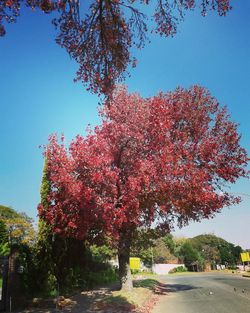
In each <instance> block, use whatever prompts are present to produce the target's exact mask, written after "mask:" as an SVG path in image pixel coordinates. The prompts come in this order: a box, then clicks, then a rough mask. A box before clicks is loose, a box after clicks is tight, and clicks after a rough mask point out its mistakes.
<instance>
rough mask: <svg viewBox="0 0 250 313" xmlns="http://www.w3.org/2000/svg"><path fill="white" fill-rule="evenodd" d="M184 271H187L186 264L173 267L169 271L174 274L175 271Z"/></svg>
mask: <svg viewBox="0 0 250 313" xmlns="http://www.w3.org/2000/svg"><path fill="white" fill-rule="evenodd" d="M184 272H187V268H186V267H185V266H177V267H175V268H173V269H171V270H170V271H169V272H168V273H169V274H174V273H184Z"/></svg>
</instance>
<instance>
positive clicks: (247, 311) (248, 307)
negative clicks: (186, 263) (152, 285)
mask: <svg viewBox="0 0 250 313" xmlns="http://www.w3.org/2000/svg"><path fill="white" fill-rule="evenodd" d="M162 282H164V283H165V284H166V285H165V286H163V288H162V290H163V292H164V294H165V295H164V296H163V297H161V300H160V301H159V303H158V304H157V306H156V307H155V309H154V311H153V313H237V312H242V313H243V312H244V313H250V279H249V278H242V277H240V276H233V275H228V274H220V275H218V274H193V275H181V276H171V275H168V276H165V277H164V278H162Z"/></svg>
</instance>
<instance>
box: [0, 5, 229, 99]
mask: <svg viewBox="0 0 250 313" xmlns="http://www.w3.org/2000/svg"><path fill="white" fill-rule="evenodd" d="M81 2H82V3H81ZM230 2H231V1H230V0H157V1H155V2H154V1H150V0H141V1H139V0H137V1H135V0H91V1H88V4H86V2H85V1H80V0H1V1H0V36H3V35H4V34H5V24H6V22H8V23H9V22H13V21H15V20H16V18H17V16H18V15H19V13H20V9H21V8H22V6H25V5H26V6H28V7H30V8H31V9H32V10H42V11H43V12H45V13H53V23H54V25H55V26H56V27H57V30H58V34H57V38H56V41H57V43H58V44H59V45H60V46H62V47H63V48H65V49H66V50H67V52H68V53H69V54H70V56H71V57H72V58H74V59H75V60H76V62H77V63H78V64H79V70H78V71H77V75H76V80H80V81H82V82H83V83H84V85H86V86H88V88H89V89H90V90H91V91H93V92H101V93H104V94H106V95H107V94H109V93H110V92H111V91H112V89H113V88H114V85H115V83H116V82H117V81H119V80H120V79H122V78H123V76H124V74H125V71H126V69H127V67H128V66H129V65H132V66H133V65H135V63H136V62H135V60H134V58H133V57H132V56H131V53H130V48H131V47H132V46H137V47H138V48H140V47H142V46H143V45H144V43H145V40H146V39H147V35H146V34H147V30H148V29H147V28H148V23H147V15H146V14H144V13H143V12H142V11H141V10H143V6H142V4H143V5H150V4H151V5H152V6H154V8H155V10H154V12H153V15H154V16H153V18H154V19H155V22H156V26H155V29H153V31H154V32H156V33H159V34H160V35H163V36H173V35H175V33H176V31H177V25H178V23H179V22H180V21H181V20H183V18H184V15H185V13H186V12H187V11H189V10H193V9H194V8H195V7H196V6H198V7H199V8H200V10H201V13H202V15H203V16H205V15H206V14H207V11H209V10H215V11H217V12H218V14H219V15H226V13H227V12H228V11H229V10H230V8H231V7H230ZM80 3H81V7H80Z"/></svg>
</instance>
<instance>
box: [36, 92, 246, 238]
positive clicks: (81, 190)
mask: <svg viewBox="0 0 250 313" xmlns="http://www.w3.org/2000/svg"><path fill="white" fill-rule="evenodd" d="M108 104H109V105H108ZM108 104H106V105H104V107H103V108H102V109H101V110H100V114H101V116H102V124H101V125H100V126H98V127H96V129H95V130H94V132H93V133H91V132H90V133H89V134H88V136H87V137H86V138H84V137H82V136H80V135H79V136H77V137H76V138H75V139H74V140H73V141H72V142H71V144H70V146H69V148H68V149H67V148H66V147H65V146H64V142H63V140H62V142H60V141H59V140H58V139H57V137H56V136H52V137H51V138H50V141H49V144H48V146H47V147H46V157H47V159H48V169H47V170H48V177H49V179H50V180H51V186H52V188H51V192H50V195H49V197H48V200H49V203H50V205H49V209H45V208H43V207H42V206H41V205H40V207H39V214H40V216H42V217H43V218H45V219H46V220H47V221H48V222H49V223H51V224H52V225H53V227H54V230H55V231H56V232H60V233H61V234H62V235H65V236H75V237H77V238H84V237H85V236H86V235H92V236H96V235H98V234H99V235H100V234H108V235H112V237H113V238H115V239H119V235H120V234H121V232H122V231H124V230H131V231H134V230H135V229H136V228H137V227H140V226H147V227H150V226H152V224H153V226H155V227H156V226H157V227H167V228H170V227H171V226H172V224H173V221H174V220H177V221H178V223H179V225H183V224H186V223H188V221H190V220H194V221H199V220H201V219H202V218H209V217H212V216H213V215H214V213H216V212H219V211H220V210H221V208H222V207H224V206H229V205H231V204H234V203H237V202H238V201H240V199H239V198H236V197H233V196H231V195H230V194H229V193H228V192H226V191H225V186H227V185H228V184H230V183H234V182H235V181H236V180H237V179H238V178H240V177H246V176H247V174H248V173H247V171H246V165H247V162H248V157H247V154H246V151H245V149H243V148H242V147H241V146H240V136H239V134H238V132H237V125H236V124H235V123H234V122H232V121H231V120H230V117H229V115H228V113H227V111H226V109H225V108H219V105H218V102H217V100H216V99H215V98H213V97H212V96H211V95H210V93H209V92H208V91H207V90H205V89H204V88H202V87H199V86H193V87H191V88H190V89H187V90H186V89H182V88H178V89H176V90H175V91H174V92H169V93H167V94H163V93H160V94H159V95H157V96H155V97H153V98H148V99H143V98H142V97H141V96H140V95H138V94H128V92H127V90H126V88H125V87H118V88H117V89H116V90H115V92H114V93H113V97H112V100H111V103H108Z"/></svg>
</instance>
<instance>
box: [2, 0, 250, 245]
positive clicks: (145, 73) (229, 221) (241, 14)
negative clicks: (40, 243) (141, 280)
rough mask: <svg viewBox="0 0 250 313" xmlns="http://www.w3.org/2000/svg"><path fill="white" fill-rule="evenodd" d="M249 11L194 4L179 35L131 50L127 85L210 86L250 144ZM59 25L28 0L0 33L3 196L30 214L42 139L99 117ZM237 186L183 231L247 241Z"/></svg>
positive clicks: (247, 216)
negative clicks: (231, 201) (227, 203)
mask: <svg viewBox="0 0 250 313" xmlns="http://www.w3.org/2000/svg"><path fill="white" fill-rule="evenodd" d="M249 12H250V2H249V0H242V1H233V10H232V11H231V12H230V13H229V14H228V16H227V17H218V16H217V15H216V13H214V12H213V13H209V14H208V16H207V17H206V18H203V17H201V16H200V14H199V13H198V12H197V11H195V12H192V13H190V14H188V15H187V17H186V19H185V21H184V22H183V23H182V24H181V25H180V27H179V33H178V34H177V35H176V36H175V37H174V38H169V39H164V38H160V37H158V36H153V37H152V38H151V43H150V44H147V45H146V47H145V48H144V49H143V50H140V51H137V50H135V51H133V53H134V54H135V55H136V57H137V59H138V66H137V68H136V69H134V70H132V71H131V77H128V78H127V79H126V81H125V83H126V84H127V85H128V88H129V90H130V91H138V92H139V93H141V94H142V95H143V96H145V97H147V96H152V95H154V94H156V93H157V92H159V91H160V90H163V91H168V90H173V89H175V88H176V87H177V86H183V87H189V86H190V85H192V84H200V85H202V86H205V87H207V88H208V89H209V90H210V91H211V93H212V94H213V95H214V96H215V97H216V98H217V99H218V100H219V102H220V103H221V104H222V105H227V106H228V109H229V111H230V113H231V116H232V119H233V120H235V121H236V122H238V123H240V127H239V130H240V132H241V134H242V145H243V146H244V147H245V148H246V149H247V150H248V153H249V154H250V122H249V121H250V57H249V56H250V37H249V31H250V19H249ZM54 35H55V31H54V29H53V26H52V25H51V23H50V16H49V15H46V14H42V13H39V12H36V13H33V12H31V11H30V10H28V9H24V11H23V12H22V15H21V17H20V18H19V19H18V21H17V23H16V24H12V25H8V26H7V35H6V36H5V37H4V38H1V39H0V91H1V93H0V94H1V98H0V118H1V123H0V142H1V153H0V178H1V180H0V203H1V204H3V205H8V206H12V207H13V208H15V209H17V210H18V211H25V212H26V213H27V214H29V215H30V216H32V217H33V218H36V214H37V212H36V207H37V204H38V202H39V188H40V182H41V173H42V168H43V158H42V150H41V149H39V145H42V144H46V142H47V138H48V136H49V134H51V133H53V132H58V133H61V132H63V133H64V134H65V136H66V138H67V139H68V141H70V140H71V138H72V137H74V136H75V135H76V134H78V133H84V131H85V129H86V126H87V124H88V123H90V124H91V125H95V124H97V123H98V121H99V119H98V115H97V103H98V98H97V97H96V96H94V95H91V94H89V93H88V92H86V91H85V90H84V88H83V86H82V85H81V84H80V83H78V84H76V83H73V78H74V73H75V71H76V70H77V65H76V64H75V63H74V61H73V60H71V59H70V58H69V56H68V55H67V53H66V52H65V51H64V50H63V49H61V48H60V47H59V46H57V45H56V44H55V42H54ZM231 191H232V192H234V193H241V194H244V195H243V196H242V203H241V204H240V205H237V206H234V207H232V208H230V209H227V208H226V209H224V210H223V211H222V213H221V214H218V215H217V216H216V217H215V218H214V219H213V220H210V221H203V222H201V223H195V224H194V223H193V224H191V225H190V226H188V227H185V228H183V229H182V230H176V234H177V235H185V236H194V235H197V234H200V233H204V232H206V233H211V232H214V233H215V234H216V235H219V236H222V237H224V238H225V239H227V240H229V241H232V242H234V243H236V244H241V245H242V246H243V247H245V248H247V247H250V236H249V234H247V230H248V227H249V220H250V197H249V196H248V195H250V180H246V179H245V180H240V181H239V182H238V183H237V184H236V185H234V186H232V188H231ZM245 194H246V195H245Z"/></svg>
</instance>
